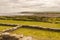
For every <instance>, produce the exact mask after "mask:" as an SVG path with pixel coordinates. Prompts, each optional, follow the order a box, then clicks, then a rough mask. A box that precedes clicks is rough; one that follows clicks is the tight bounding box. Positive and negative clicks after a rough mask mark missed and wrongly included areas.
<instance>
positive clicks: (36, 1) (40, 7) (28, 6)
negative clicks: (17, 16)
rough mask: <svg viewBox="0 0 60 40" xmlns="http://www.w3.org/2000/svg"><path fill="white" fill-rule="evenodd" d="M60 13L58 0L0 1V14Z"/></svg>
mask: <svg viewBox="0 0 60 40" xmlns="http://www.w3.org/2000/svg"><path fill="white" fill-rule="evenodd" d="M22 11H35V12H36V11H37V12H41V11H55V12H56V11H60V0H0V13H10V12H22Z"/></svg>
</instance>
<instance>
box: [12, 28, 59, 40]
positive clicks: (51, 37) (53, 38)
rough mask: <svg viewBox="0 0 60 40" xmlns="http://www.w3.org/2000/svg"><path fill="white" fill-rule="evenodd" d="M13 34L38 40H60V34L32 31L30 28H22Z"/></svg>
mask: <svg viewBox="0 0 60 40" xmlns="http://www.w3.org/2000/svg"><path fill="white" fill-rule="evenodd" d="M11 33H16V34H24V35H26V36H27V35H28V36H32V37H34V38H36V39H37V40H60V33H59V32H52V31H44V30H38V29H30V28H20V29H18V30H16V31H13V32H11Z"/></svg>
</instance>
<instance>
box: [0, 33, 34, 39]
mask: <svg viewBox="0 0 60 40" xmlns="http://www.w3.org/2000/svg"><path fill="white" fill-rule="evenodd" d="M0 40H33V39H32V37H31V36H24V35H23V34H20V35H18V34H10V33H8V32H5V33H2V34H0Z"/></svg>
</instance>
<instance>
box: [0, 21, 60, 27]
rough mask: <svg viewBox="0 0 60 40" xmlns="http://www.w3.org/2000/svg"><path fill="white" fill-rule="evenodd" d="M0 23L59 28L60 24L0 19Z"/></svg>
mask: <svg viewBox="0 0 60 40" xmlns="http://www.w3.org/2000/svg"><path fill="white" fill-rule="evenodd" d="M0 23H11V24H20V25H37V26H42V27H49V28H60V24H54V23H45V22H35V21H15V20H0Z"/></svg>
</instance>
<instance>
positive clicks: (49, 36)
mask: <svg viewBox="0 0 60 40" xmlns="http://www.w3.org/2000/svg"><path fill="white" fill-rule="evenodd" d="M0 23H11V24H20V25H37V26H42V27H49V28H60V24H54V23H45V22H33V21H15V20H0ZM0 28H1V29H0V30H3V29H6V28H10V27H8V26H6V27H5V26H1V27H0ZM11 33H17V34H24V35H26V36H27V35H28V36H32V37H34V38H36V39H37V40H60V32H54V31H46V30H39V29H32V28H31V29H30V28H19V29H18V30H15V31H13V32H11Z"/></svg>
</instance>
